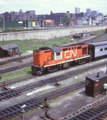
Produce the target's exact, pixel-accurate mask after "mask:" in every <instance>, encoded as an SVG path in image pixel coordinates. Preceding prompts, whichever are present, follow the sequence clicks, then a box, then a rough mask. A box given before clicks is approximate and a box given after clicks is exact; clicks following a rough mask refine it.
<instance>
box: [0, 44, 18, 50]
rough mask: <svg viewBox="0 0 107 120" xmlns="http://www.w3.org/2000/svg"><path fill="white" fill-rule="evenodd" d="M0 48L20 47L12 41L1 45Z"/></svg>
mask: <svg viewBox="0 0 107 120" xmlns="http://www.w3.org/2000/svg"><path fill="white" fill-rule="evenodd" d="M0 48H2V49H3V50H9V49H13V48H18V45H16V44H15V43H12V44H7V45H0Z"/></svg>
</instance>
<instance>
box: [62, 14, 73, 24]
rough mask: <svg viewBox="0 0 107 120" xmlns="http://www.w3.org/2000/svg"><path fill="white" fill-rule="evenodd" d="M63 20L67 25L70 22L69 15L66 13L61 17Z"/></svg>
mask: <svg viewBox="0 0 107 120" xmlns="http://www.w3.org/2000/svg"><path fill="white" fill-rule="evenodd" d="M63 21H64V22H65V24H66V25H69V24H70V22H71V18H70V16H69V15H68V14H67V13H66V14H65V15H64V17H63Z"/></svg>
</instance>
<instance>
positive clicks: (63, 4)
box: [0, 0, 107, 14]
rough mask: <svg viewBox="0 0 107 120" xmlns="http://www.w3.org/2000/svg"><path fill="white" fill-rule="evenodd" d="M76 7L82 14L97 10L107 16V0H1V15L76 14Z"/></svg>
mask: <svg viewBox="0 0 107 120" xmlns="http://www.w3.org/2000/svg"><path fill="white" fill-rule="evenodd" d="M75 7H79V8H80V12H86V9H87V8H90V9H91V11H93V10H96V11H98V10H99V12H102V13H103V14H107V0H0V14H1V13H4V12H6V11H8V12H10V11H15V12H19V10H20V9H22V11H23V12H25V11H27V10H35V12H36V14H50V11H52V12H53V13H57V12H66V11H70V13H75Z"/></svg>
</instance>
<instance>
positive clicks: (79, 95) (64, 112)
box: [0, 38, 107, 120]
mask: <svg viewBox="0 0 107 120" xmlns="http://www.w3.org/2000/svg"><path fill="white" fill-rule="evenodd" d="M103 39H104V38H103ZM106 59H107V58H104V59H101V60H97V61H94V62H91V63H86V64H83V65H79V66H72V67H70V68H69V69H65V70H60V71H56V72H54V73H49V74H44V75H43V76H41V77H36V76H35V78H32V79H29V80H27V81H23V82H20V83H15V84H12V85H8V87H10V88H16V89H17V87H21V86H22V87H23V86H25V85H27V84H31V83H33V84H34V82H36V83H38V82H40V81H41V80H42V83H43V80H45V79H47V80H48V79H49V78H51V77H52V76H53V77H54V82H49V83H47V84H46V83H45V84H46V85H44V86H43V87H38V88H36V89H33V90H30V91H26V92H24V93H22V94H21V95H20V96H17V97H14V95H13V98H10V99H8V100H3V101H1V102H0V104H1V108H3V107H6V106H8V105H12V104H16V103H17V102H19V101H24V100H26V99H30V98H34V97H35V96H36V97H37V96H39V95H44V93H45V94H46V93H47V91H51V92H52V91H54V90H57V89H62V88H64V87H67V86H68V85H73V84H74V83H78V82H80V81H84V80H85V77H86V76H87V75H88V74H91V73H93V72H95V73H96V72H98V71H104V72H106ZM26 61H27V59H26ZM28 61H29V60H28ZM101 62H102V63H104V64H103V65H101V66H97V65H99V63H101ZM23 63H24V62H23ZM18 64H20V62H19V63H18ZM93 65H94V68H93V67H92V68H91V69H89V67H90V66H93ZM13 66H14V65H13ZM3 67H4V66H3ZM84 67H86V68H87V69H88V70H86V69H83V68H84ZM77 69H78V71H79V72H77V73H75V71H77ZM68 73H69V74H68ZM65 74H68V75H69V76H68V75H67V77H66V76H64V75H65ZM1 76H2V75H1ZM58 76H59V77H58ZM60 77H62V78H63V80H62V81H61V79H60ZM51 79H52V78H51ZM56 79H58V84H59V86H57V85H56ZM37 93H38V95H37ZM42 97H43V98H42V101H40V104H39V105H36V108H33V109H32V108H31V107H30V110H27V112H25V119H26V120H36V119H37V120H42V119H47V120H48V118H47V117H46V116H45V112H46V109H45V108H44V109H42V107H43V106H42V105H44V98H45V97H47V96H46V95H45V96H42ZM105 97H106V95H103V94H100V95H98V96H96V97H95V98H92V97H89V96H87V95H85V87H84V86H83V87H82V88H79V89H77V90H74V91H73V92H68V93H67V94H64V95H60V96H57V97H56V98H52V99H47V102H48V104H49V109H48V112H47V114H48V115H49V117H50V118H49V119H53V120H61V119H67V118H69V116H72V114H74V113H76V112H77V111H78V110H80V109H81V110H82V108H84V107H86V106H88V105H90V104H92V103H94V102H96V101H98V100H100V99H101V98H105ZM47 98H48V97H47ZM32 103H33V102H32ZM24 104H25V103H24ZM26 104H29V102H28V103H26ZM35 104H36V102H35ZM41 104H42V105H41ZM21 105H22V104H21ZM21 105H20V106H21ZM28 106H29V105H28ZM28 106H27V107H28ZM16 109H17V108H16ZM17 110H18V109H17ZM14 111H15V110H14ZM20 111H21V109H19V112H20ZM28 111H31V112H28ZM16 113H17V112H16ZM21 115H22V113H20V116H21ZM4 119H5V118H4ZM6 119H12V120H21V118H20V117H18V116H17V115H16V117H11V118H6Z"/></svg>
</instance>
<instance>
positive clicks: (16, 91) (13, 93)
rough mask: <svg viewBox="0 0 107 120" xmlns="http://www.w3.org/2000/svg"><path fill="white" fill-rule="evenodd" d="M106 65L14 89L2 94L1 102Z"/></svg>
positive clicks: (86, 68) (75, 71) (82, 69)
mask: <svg viewBox="0 0 107 120" xmlns="http://www.w3.org/2000/svg"><path fill="white" fill-rule="evenodd" d="M106 64H107V62H102V63H99V64H97V65H96V64H95V65H93V66H88V67H85V68H81V69H78V70H77V69H76V70H73V71H70V72H67V73H65V74H61V75H58V76H55V77H51V78H48V79H44V80H41V81H39V82H36V83H33V84H30V85H25V86H23V87H19V88H16V89H12V90H11V92H9V91H6V92H2V93H0V100H4V99H9V98H11V97H16V96H18V95H20V94H21V93H22V92H24V91H28V90H32V89H34V88H37V87H40V86H43V85H46V84H49V83H52V82H56V79H58V81H62V80H66V79H68V78H70V77H72V75H74V74H79V73H82V72H83V71H87V70H90V69H93V68H97V67H100V66H103V65H106ZM10 93H11V94H10Z"/></svg>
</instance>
